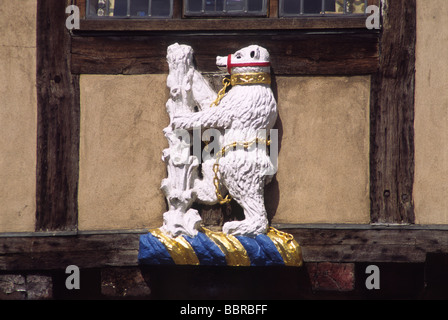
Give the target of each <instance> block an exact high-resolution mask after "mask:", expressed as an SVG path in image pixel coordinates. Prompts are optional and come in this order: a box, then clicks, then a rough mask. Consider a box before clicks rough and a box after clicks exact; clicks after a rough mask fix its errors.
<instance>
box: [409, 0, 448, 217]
mask: <svg viewBox="0 0 448 320" xmlns="http://www.w3.org/2000/svg"><path fill="white" fill-rule="evenodd" d="M447 58H448V6H447V3H446V1H444V0H433V1H423V0H417V49H416V83H415V89H416V91H415V123H414V124H415V182H414V205H415V219H416V223H418V224H448V64H447Z"/></svg>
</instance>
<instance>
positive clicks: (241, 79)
mask: <svg viewBox="0 0 448 320" xmlns="http://www.w3.org/2000/svg"><path fill="white" fill-rule="evenodd" d="M254 83H260V84H270V83H271V76H270V74H269V73H264V72H260V73H249V74H235V75H231V79H229V78H227V77H226V78H224V79H222V84H223V87H222V89H221V90H219V92H218V96H217V97H216V100H215V101H214V102H213V103H212V104H211V106H210V107H213V106H218V104H219V102H220V101H221V99H222V98H224V96H225V95H226V90H227V88H228V87H229V86H230V85H237V84H254ZM259 142H261V143H264V144H266V145H267V146H269V145H270V144H271V140H266V139H261V138H255V139H253V140H252V141H249V142H237V141H235V142H232V143H230V144H228V145H226V146H224V147H223V148H222V149H221V150H220V151H218V153H217V154H216V161H215V164H214V165H213V172H214V173H215V177H214V178H213V184H214V185H215V193H216V197H217V198H218V201H219V204H226V203H229V202H230V201H231V200H232V197H231V196H230V194H227V195H226V197H225V198H223V196H222V194H221V192H220V191H219V177H218V172H219V159H221V158H222V157H223V156H224V155H225V154H226V152H227V151H228V150H229V149H230V148H235V147H237V146H242V147H243V148H244V149H248V148H249V147H250V146H252V145H253V144H254V143H259ZM206 147H207V143H206Z"/></svg>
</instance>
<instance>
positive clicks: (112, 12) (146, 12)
mask: <svg viewBox="0 0 448 320" xmlns="http://www.w3.org/2000/svg"><path fill="white" fill-rule="evenodd" d="M172 13H173V0H87V16H88V17H89V18H92V17H107V18H113V17H118V18H170V17H171V16H172Z"/></svg>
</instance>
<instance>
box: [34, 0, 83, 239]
mask: <svg viewBox="0 0 448 320" xmlns="http://www.w3.org/2000/svg"><path fill="white" fill-rule="evenodd" d="M70 3H71V1H69V0H66V1H54V0H39V1H38V2H37V10H38V12H37V114H38V119H37V121H38V126H37V191H36V198H37V199H36V202H37V210H36V230H44V231H45V230H74V229H76V226H77V211H78V209H77V192H78V159H79V76H78V75H73V74H72V73H71V72H70V60H71V56H70V46H71V43H70V40H71V37H70V32H69V30H67V29H66V28H65V19H66V14H65V8H66V6H67V5H69V4H70Z"/></svg>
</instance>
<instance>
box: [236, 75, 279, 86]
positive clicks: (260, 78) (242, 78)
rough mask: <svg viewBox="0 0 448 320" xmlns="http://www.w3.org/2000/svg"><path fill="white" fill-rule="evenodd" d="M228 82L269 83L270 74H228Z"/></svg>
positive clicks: (237, 83) (242, 83)
mask: <svg viewBox="0 0 448 320" xmlns="http://www.w3.org/2000/svg"><path fill="white" fill-rule="evenodd" d="M230 84H231V85H232V86H235V85H245V84H271V75H270V74H269V73H267V72H257V73H236V74H232V75H231V76H230Z"/></svg>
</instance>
